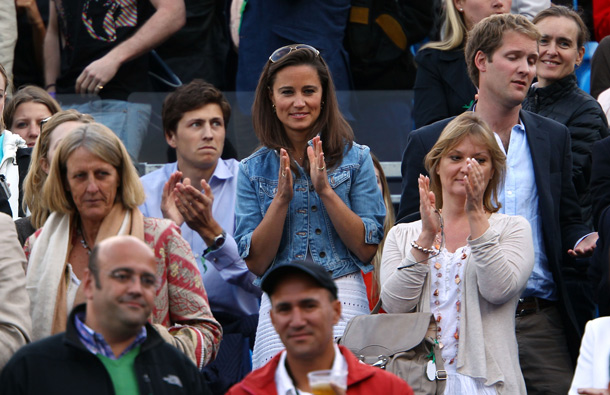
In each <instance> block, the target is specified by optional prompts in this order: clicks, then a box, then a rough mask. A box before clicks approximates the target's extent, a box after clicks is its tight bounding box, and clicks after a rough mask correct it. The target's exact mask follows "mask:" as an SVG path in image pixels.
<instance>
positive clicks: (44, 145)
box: [15, 110, 93, 245]
mask: <svg viewBox="0 0 610 395" xmlns="http://www.w3.org/2000/svg"><path fill="white" fill-rule="evenodd" d="M92 122H93V117H92V116H90V115H88V114H81V113H80V112H78V111H76V110H67V111H60V112H58V113H56V114H55V115H53V116H51V117H50V118H47V119H45V120H43V122H42V131H41V133H40V137H39V138H38V141H37V142H36V145H34V149H33V150H32V160H31V163H30V169H29V171H28V174H27V176H26V177H25V180H24V181H23V209H24V210H29V211H30V215H29V216H28V217H25V218H19V219H17V220H16V221H15V226H16V227H17V235H18V236H19V242H20V243H21V245H23V244H24V243H25V241H26V240H27V238H28V237H30V235H31V234H32V233H34V232H35V231H36V229H38V228H40V227H42V225H44V221H46V219H47V217H48V216H49V209H48V207H47V206H45V205H44V204H43V202H42V199H41V196H42V187H43V185H44V182H45V181H46V180H47V176H48V174H49V170H50V168H51V162H52V160H53V154H54V153H55V150H56V149H57V147H58V145H59V142H60V141H61V140H62V139H63V138H64V137H65V136H66V135H67V134H68V133H70V132H71V131H72V130H74V128H76V127H78V126H79V125H82V124H86V123H92Z"/></svg>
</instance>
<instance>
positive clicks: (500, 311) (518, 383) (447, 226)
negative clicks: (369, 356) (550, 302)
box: [381, 112, 534, 395]
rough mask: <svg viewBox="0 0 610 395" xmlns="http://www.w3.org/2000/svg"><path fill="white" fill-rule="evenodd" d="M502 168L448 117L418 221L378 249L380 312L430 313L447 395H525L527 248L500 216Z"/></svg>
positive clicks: (527, 237)
mask: <svg viewBox="0 0 610 395" xmlns="http://www.w3.org/2000/svg"><path fill="white" fill-rule="evenodd" d="M505 163H506V157H505V155H504V153H503V151H502V149H501V148H500V147H499V146H498V143H497V142H496V139H495V136H494V133H493V132H492V131H491V130H490V128H489V126H488V125H487V124H486V123H485V122H484V121H483V120H482V119H481V118H479V116H478V115H476V114H475V113H474V112H467V113H464V114H461V115H459V116H458V117H456V118H455V119H454V120H452V121H451V122H450V123H449V124H448V125H447V126H446V128H445V129H444V130H443V132H442V134H441V136H440V137H439V139H438V141H437V142H436V144H435V145H434V147H433V148H432V150H431V151H430V152H429V153H428V155H426V159H425V165H426V169H427V171H428V173H429V174H430V178H428V177H424V176H420V177H419V197H420V206H419V211H420V214H421V220H419V221H416V222H411V223H405V224H398V225H396V226H394V227H393V228H392V230H391V231H390V233H389V234H388V237H387V240H386V244H385V247H384V249H383V257H382V262H381V300H382V302H383V307H384V309H385V310H386V311H387V312H388V313H406V312H412V311H424V312H431V313H433V315H434V318H435V319H436V322H437V327H438V329H437V340H438V342H439V343H441V345H442V346H441V352H442V358H443V360H444V367H445V370H446V371H447V374H448V378H447V386H446V388H445V393H446V394H486V395H489V394H511V395H513V394H525V393H526V389H525V382H524V380H523V375H522V373H521V369H520V365H519V354H518V350H517V339H516V335H515V309H516V307H517V302H518V300H519V296H520V295H521V292H522V291H523V290H524V289H525V286H526V284H527V279H528V278H529V275H530V273H531V272H532V269H533V267H534V247H533V241H532V233H531V228H530V225H529V223H528V222H527V220H526V219H525V218H523V217H520V216H509V215H505V214H499V213H498V210H499V208H500V204H499V203H498V200H497V191H498V188H499V186H500V184H501V182H502V179H503V176H504V172H505Z"/></svg>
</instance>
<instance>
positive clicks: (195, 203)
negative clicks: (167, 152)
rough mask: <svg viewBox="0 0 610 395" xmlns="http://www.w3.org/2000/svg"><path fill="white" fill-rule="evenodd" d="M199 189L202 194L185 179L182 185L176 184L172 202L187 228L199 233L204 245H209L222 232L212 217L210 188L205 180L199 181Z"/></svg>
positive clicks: (212, 197) (212, 196)
mask: <svg viewBox="0 0 610 395" xmlns="http://www.w3.org/2000/svg"><path fill="white" fill-rule="evenodd" d="M201 188H202V189H203V193H202V192H201V191H199V190H198V189H196V188H194V187H193V186H192V185H190V181H189V179H188V178H185V179H184V183H178V184H176V187H175V188H174V196H175V199H174V201H175V203H176V208H177V209H178V211H180V214H181V215H182V217H183V218H184V221H185V222H186V224H187V225H188V226H189V228H191V229H193V230H195V231H196V232H197V233H199V235H200V236H201V237H202V238H203V240H204V241H205V243H206V244H207V245H210V244H211V243H212V242H213V241H214V237H216V236H217V235H218V234H220V233H221V232H222V227H221V226H220V225H219V224H218V223H217V222H216V220H215V219H214V216H213V215H212V206H213V204H214V194H213V193H212V188H210V186H209V185H208V183H207V182H206V181H205V180H201Z"/></svg>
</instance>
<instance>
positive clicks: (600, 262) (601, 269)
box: [589, 207, 610, 316]
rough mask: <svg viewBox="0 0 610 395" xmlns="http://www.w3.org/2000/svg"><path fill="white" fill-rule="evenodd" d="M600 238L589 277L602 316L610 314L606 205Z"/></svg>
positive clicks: (609, 219)
mask: <svg viewBox="0 0 610 395" xmlns="http://www.w3.org/2000/svg"><path fill="white" fill-rule="evenodd" d="M598 232H599V239H597V247H595V251H594V252H593V256H592V257H591V266H590V267H589V278H590V279H591V283H592V285H593V292H594V294H595V302H597V304H598V307H599V315H600V316H610V239H609V237H610V208H609V207H606V209H605V210H603V211H602V214H601V215H600V220H599V225H598Z"/></svg>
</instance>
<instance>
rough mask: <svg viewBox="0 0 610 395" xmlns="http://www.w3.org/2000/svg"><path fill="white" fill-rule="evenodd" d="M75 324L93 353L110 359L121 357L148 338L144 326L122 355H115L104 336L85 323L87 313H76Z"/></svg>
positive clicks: (82, 339)
mask: <svg viewBox="0 0 610 395" xmlns="http://www.w3.org/2000/svg"><path fill="white" fill-rule="evenodd" d="M74 324H75V326H76V331H77V333H78V338H79V339H80V341H81V343H83V345H84V346H85V347H86V348H87V350H89V352H91V354H100V355H103V356H105V357H107V358H110V359H120V358H121V357H122V356H123V355H125V354H126V353H128V352H129V351H131V350H133V348H134V347H137V346H139V345H140V344H142V343H144V341H145V340H146V328H145V327H144V326H142V329H141V330H140V332H139V333H138V335H137V336H136V338H135V339H134V341H133V342H132V343H131V344H130V345H129V346H128V347H127V348H126V349H125V350H124V351H123V352H122V353H121V355H119V356H118V357H115V356H114V353H113V352H112V348H110V345H109V344H108V343H106V340H104V336H102V335H101V334H100V333H97V332H95V331H94V330H93V329H91V328H89V327H88V326H87V325H85V313H79V314H76V316H75V317H74Z"/></svg>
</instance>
